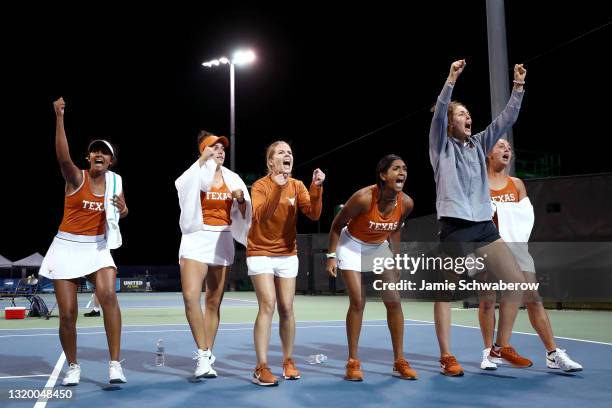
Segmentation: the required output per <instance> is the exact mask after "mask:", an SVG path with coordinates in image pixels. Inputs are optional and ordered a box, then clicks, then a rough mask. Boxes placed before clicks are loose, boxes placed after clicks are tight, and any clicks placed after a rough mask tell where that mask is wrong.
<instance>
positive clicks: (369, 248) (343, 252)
mask: <svg viewBox="0 0 612 408" xmlns="http://www.w3.org/2000/svg"><path fill="white" fill-rule="evenodd" d="M392 257H393V254H392V253H391V249H390V248H389V242H388V241H384V242H382V243H380V244H372V243H368V242H364V241H361V240H360V239H357V238H355V237H354V236H352V235H351V234H350V233H349V232H348V229H347V228H346V227H344V228H342V232H341V233H340V239H339V240H338V246H337V247H336V258H337V262H338V269H342V270H345V271H355V272H372V271H373V270H374V265H376V264H378V263H379V262H377V258H378V259H381V258H392Z"/></svg>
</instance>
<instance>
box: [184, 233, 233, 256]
mask: <svg viewBox="0 0 612 408" xmlns="http://www.w3.org/2000/svg"><path fill="white" fill-rule="evenodd" d="M207 228H209V227H207ZM212 229H213V228H209V229H208V230H202V231H196V232H192V233H190V234H183V236H182V237H181V246H180V248H179V262H180V260H181V259H182V258H186V259H192V260H194V261H198V262H202V263H204V264H207V265H222V266H228V265H231V264H233V263H234V238H232V233H231V231H230V230H229V228H227V229H223V228H218V227H215V229H218V230H217V231H213V230H212Z"/></svg>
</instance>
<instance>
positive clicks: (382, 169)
mask: <svg viewBox="0 0 612 408" xmlns="http://www.w3.org/2000/svg"><path fill="white" fill-rule="evenodd" d="M395 160H401V161H404V159H402V158H401V157H399V156H398V155H397V154H388V155H386V156H385V157H383V158H382V159H380V161H379V162H378V164H377V165H376V185H377V186H378V191H379V192H380V193H382V190H383V188H384V185H385V183H384V181H383V180H382V179H381V178H380V173H386V172H387V170H389V168H390V167H391V164H392V163H393V162H394V161H395Z"/></svg>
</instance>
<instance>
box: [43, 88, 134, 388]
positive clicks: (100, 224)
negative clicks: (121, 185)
mask: <svg viewBox="0 0 612 408" xmlns="http://www.w3.org/2000/svg"><path fill="white" fill-rule="evenodd" d="M65 106H66V103H65V102H64V99H63V98H60V99H58V100H57V101H55V102H54V103H53V108H54V110H55V115H56V126H55V152H56V154H57V161H58V162H59V165H60V169H61V171H62V176H63V177H64V180H65V181H66V188H65V194H66V195H65V200H64V217H63V219H62V223H61V225H60V227H59V231H58V233H57V235H56V237H55V238H54V240H53V243H52V244H51V247H50V248H49V250H48V251H47V255H46V256H45V259H44V261H43V263H42V265H41V268H40V272H39V274H40V275H41V276H45V277H47V278H49V279H52V280H53V287H54V290H55V297H56V299H57V305H58V308H59V315H60V326H59V335H60V342H61V343H62V348H63V350H64V353H65V355H66V360H67V362H68V364H69V369H68V372H67V373H66V376H65V377H64V379H63V381H62V384H63V385H66V386H71V385H77V384H78V383H79V380H80V376H81V367H80V365H79V364H78V362H77V348H76V320H77V286H78V283H79V282H78V281H79V278H81V277H87V279H89V280H90V281H91V282H92V283H93V284H94V285H95V294H96V297H97V298H98V300H99V302H100V305H101V306H102V311H103V315H104V329H105V330H106V338H107V341H108V348H109V352H110V358H111V360H110V362H109V376H110V382H111V383H125V382H126V379H125V376H124V375H123V370H122V367H121V362H120V361H119V358H120V357H119V354H120V348H121V311H120V310H119V303H118V302H117V294H116V293H115V279H116V276H117V267H116V266H115V263H114V261H113V258H112V256H111V253H110V249H109V246H108V243H107V237H108V235H107V233H108V231H107V217H108V215H107V214H106V212H108V211H115V212H116V211H118V212H119V216H120V217H121V218H123V217H125V216H126V215H127V213H128V208H127V206H126V204H125V199H124V197H123V192H120V193H119V194H118V195H113V196H112V197H109V200H108V201H107V200H105V193H106V190H107V187H108V185H107V172H109V167H110V166H111V165H112V164H113V163H114V161H115V159H116V158H115V149H114V148H113V146H112V145H111V144H110V143H109V142H107V141H106V140H94V141H93V142H91V143H90V144H89V147H88V149H87V151H88V154H87V158H86V159H87V161H88V162H89V169H87V170H81V169H79V168H78V167H77V166H76V165H75V164H74V162H73V161H72V158H71V157H70V151H69V149H68V140H67V139H66V132H65V130H64V108H65ZM115 176H116V175H115ZM117 177H118V176H117ZM107 202H112V205H114V206H115V207H116V210H115V209H111V208H105V207H107V205H106V204H107ZM113 248H114V247H113Z"/></svg>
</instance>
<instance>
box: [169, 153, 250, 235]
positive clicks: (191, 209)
mask: <svg viewBox="0 0 612 408" xmlns="http://www.w3.org/2000/svg"><path fill="white" fill-rule="evenodd" d="M216 169H217V163H215V161H214V160H213V159H208V161H206V163H205V164H204V166H201V167H200V162H199V160H197V161H196V162H195V163H193V164H192V165H191V167H189V168H188V169H187V170H185V172H184V173H183V174H182V175H181V176H180V177H179V178H178V179H176V181H175V182H174V185H175V186H176V190H177V192H178V198H179V205H180V207H181V216H180V218H179V225H180V227H181V232H182V233H183V234H189V233H192V232H196V231H200V230H202V229H204V220H203V219H202V202H201V201H200V191H210V189H211V186H212V184H213V180H214V178H215V171H216ZM221 173H222V175H223V180H224V181H225V184H226V185H227V187H228V188H229V190H230V191H234V190H238V189H240V190H242V191H243V192H244V199H245V200H246V201H247V203H246V204H247V206H246V213H245V216H244V218H243V217H242V213H241V212H240V209H239V208H238V203H237V202H236V201H235V200H234V202H233V204H232V209H231V211H230V218H231V220H232V224H231V225H230V231H231V232H232V237H233V238H234V239H235V240H236V241H238V242H240V243H241V244H242V245H244V246H246V245H247V237H248V235H249V228H250V227H251V218H252V208H251V196H250V195H249V190H248V189H247V187H246V184H244V181H242V179H241V178H240V176H239V175H238V174H236V173H234V172H233V171H231V170H229V169H227V168H225V167H223V166H222V167H221Z"/></svg>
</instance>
